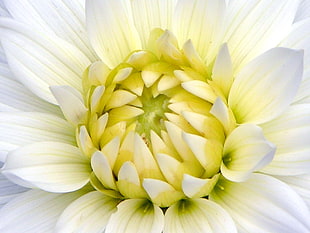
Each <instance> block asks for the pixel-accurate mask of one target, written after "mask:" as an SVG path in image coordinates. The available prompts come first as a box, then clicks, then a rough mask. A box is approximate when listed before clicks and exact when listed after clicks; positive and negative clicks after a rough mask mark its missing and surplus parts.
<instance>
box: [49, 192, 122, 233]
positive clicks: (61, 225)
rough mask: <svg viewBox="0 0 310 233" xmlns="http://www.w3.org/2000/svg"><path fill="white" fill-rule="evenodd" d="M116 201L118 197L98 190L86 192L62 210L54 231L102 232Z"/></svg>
mask: <svg viewBox="0 0 310 233" xmlns="http://www.w3.org/2000/svg"><path fill="white" fill-rule="evenodd" d="M118 203H119V200H118V199H114V198H110V197H107V196H105V195H103V194H102V193H100V192H98V191H93V192H90V193H87V194H85V195H83V196H82V197H80V198H78V199H76V200H75V201H74V202H72V203H71V204H70V205H69V206H68V207H67V208H66V209H65V210H64V211H63V212H62V214H61V215H60V217H59V219H58V221H57V223H56V227H55V232H66V233H70V232H72V233H73V232H87V233H98V232H104V229H105V227H106V225H107V223H108V221H109V219H110V216H111V214H112V213H114V212H115V211H116V206H117V204H118Z"/></svg>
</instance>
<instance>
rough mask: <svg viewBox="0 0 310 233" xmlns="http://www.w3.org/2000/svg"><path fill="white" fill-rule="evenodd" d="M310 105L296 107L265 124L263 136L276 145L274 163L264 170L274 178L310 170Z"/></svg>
mask: <svg viewBox="0 0 310 233" xmlns="http://www.w3.org/2000/svg"><path fill="white" fill-rule="evenodd" d="M309 116H310V104H299V105H293V106H291V107H290V109H289V110H288V111H286V112H285V113H284V114H283V115H282V116H281V117H279V118H277V119H275V120H273V121H271V122H268V123H265V124H263V125H262V126H261V127H262V128H263V131H264V134H265V136H266V137H267V139H268V140H270V141H271V142H273V143H274V144H275V145H276V146H277V151H276V154H275V157H274V159H273V161H272V162H271V163H270V164H268V166H266V167H265V168H263V169H262V171H263V172H265V173H268V174H273V175H284V176H285V175H287V176H290V175H302V174H306V173H309V171H310V169H309V168H310V143H309V142H310V117H309Z"/></svg>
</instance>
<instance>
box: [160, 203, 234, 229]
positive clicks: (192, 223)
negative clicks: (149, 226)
mask: <svg viewBox="0 0 310 233" xmlns="http://www.w3.org/2000/svg"><path fill="white" fill-rule="evenodd" d="M164 232H167V233H170V232H171V233H188V232H213V233H225V232H227V233H237V230H236V227H235V224H234V222H233V220H232V219H231V217H230V216H229V214H228V213H227V212H226V211H225V210H224V209H223V208H222V207H220V206H219V205H217V204H216V203H214V202H211V201H209V200H206V199H188V200H181V201H179V202H177V203H176V204H174V205H172V206H170V207H169V208H168V210H167V212H166V214H165V228H164Z"/></svg>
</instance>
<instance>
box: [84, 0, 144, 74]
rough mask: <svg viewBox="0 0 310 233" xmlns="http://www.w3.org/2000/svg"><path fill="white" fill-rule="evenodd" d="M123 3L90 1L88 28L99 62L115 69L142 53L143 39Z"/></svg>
mask: <svg viewBox="0 0 310 233" xmlns="http://www.w3.org/2000/svg"><path fill="white" fill-rule="evenodd" d="M126 7H127V6H125V2H124V1H122V2H121V1H109V0H87V1H86V27H87V31H88V36H89V40H90V43H91V45H92V47H93V48H94V50H95V51H96V53H97V54H98V56H99V57H100V59H101V60H102V61H103V62H104V63H106V64H107V65H108V66H110V67H111V68H112V67H115V66H116V65H118V64H119V63H120V62H122V61H123V60H124V59H125V58H126V57H127V56H128V55H129V53H130V52H132V51H133V50H136V49H140V48H141V45H140V38H139V36H138V33H137V31H136V29H135V27H134V25H133V20H132V18H131V15H129V12H128V9H126Z"/></svg>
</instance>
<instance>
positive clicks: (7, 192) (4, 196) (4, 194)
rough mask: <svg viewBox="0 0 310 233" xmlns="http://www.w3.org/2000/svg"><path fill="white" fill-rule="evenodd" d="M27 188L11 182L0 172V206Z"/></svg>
mask: <svg viewBox="0 0 310 233" xmlns="http://www.w3.org/2000/svg"><path fill="white" fill-rule="evenodd" d="M27 190H28V189H27V188H24V187H21V186H19V185H17V184H14V183H12V182H11V181H9V180H8V179H7V178H6V177H5V176H4V175H2V174H0V208H1V207H2V206H3V205H4V204H6V203H7V202H9V201H10V200H12V199H13V198H14V197H16V196H18V195H20V194H21V193H23V192H25V191H27Z"/></svg>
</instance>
